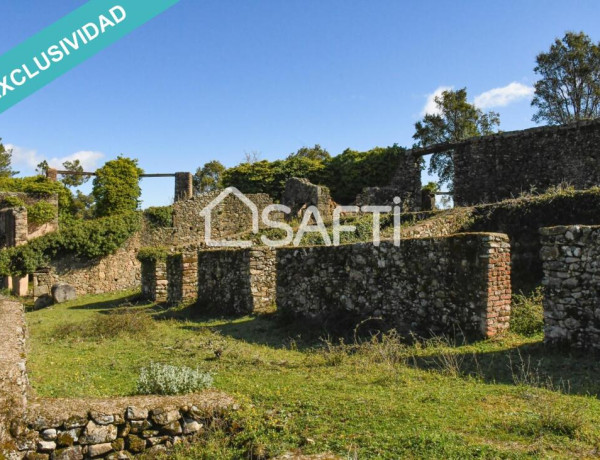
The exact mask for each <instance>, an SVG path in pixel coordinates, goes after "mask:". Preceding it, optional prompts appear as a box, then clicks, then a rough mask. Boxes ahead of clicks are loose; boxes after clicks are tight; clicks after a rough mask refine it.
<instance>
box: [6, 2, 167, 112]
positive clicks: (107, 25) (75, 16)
mask: <svg viewBox="0 0 600 460" xmlns="http://www.w3.org/2000/svg"><path fill="white" fill-rule="evenodd" d="M178 1H179V0H91V1H89V2H88V3H86V4H85V5H83V6H82V7H81V8H79V9H77V10H75V11H74V12H72V13H71V14H69V15H67V16H65V17H64V18H62V19H60V20H59V21H57V22H55V23H54V24H52V25H51V26H50V27H48V28H46V29H44V30H43V31H41V32H40V33H38V34H36V35H35V36H33V37H31V38H30V39H28V40H27V41H25V42H23V43H21V44H20V45H18V46H17V47H15V48H13V49H12V50H10V51H9V52H7V53H5V54H3V55H2V56H0V113H2V112H4V111H5V110H7V109H9V108H10V107H12V106H13V105H15V104H16V103H17V102H19V101H21V100H23V99H25V98H26V97H27V96H29V95H30V94H33V93H34V92H35V91H37V90H38V89H40V88H42V87H43V86H44V85H47V84H48V83H50V82H51V81H52V80H54V79H55V78H57V77H59V76H61V75H62V74H64V73H65V72H67V71H68V70H70V69H72V68H73V67H75V66H76V65H78V64H80V63H81V62H83V61H85V60H86V59H87V58H89V57H91V56H93V55H94V54H96V53H97V52H98V51H100V50H102V49H104V48H106V47H107V46H108V45H110V44H111V43H114V42H116V41H117V40H119V39H120V38H121V37H123V36H124V35H125V34H127V33H129V32H131V31H132V30H134V29H135V28H137V27H139V26H141V25H142V24H144V23H145V22H146V21H149V20H150V19H152V18H153V17H154V16H156V15H158V14H160V13H162V12H163V11H165V10H166V9H168V8H170V7H171V6H173V5H174V4H176V3H177V2H178Z"/></svg>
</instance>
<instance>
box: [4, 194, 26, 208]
mask: <svg viewBox="0 0 600 460" xmlns="http://www.w3.org/2000/svg"><path fill="white" fill-rule="evenodd" d="M21 206H25V202H24V201H23V200H22V199H21V198H19V197H18V196H12V195H7V196H5V197H4V198H2V207H3V208H20V207H21Z"/></svg>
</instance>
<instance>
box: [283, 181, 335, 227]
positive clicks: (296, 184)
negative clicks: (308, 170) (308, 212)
mask: <svg viewBox="0 0 600 460" xmlns="http://www.w3.org/2000/svg"><path fill="white" fill-rule="evenodd" d="M281 204H283V205H285V206H288V207H289V208H290V209H291V212H290V214H289V215H288V216H286V217H287V218H288V219H292V218H301V217H302V211H303V210H304V209H305V208H306V207H308V206H315V207H316V208H317V209H318V210H319V214H320V215H321V218H322V219H323V220H324V221H328V220H331V217H332V208H333V202H332V200H331V195H330V193H329V189H328V188H327V187H324V186H322V185H315V184H313V183H311V182H310V181H309V180H308V179H300V178H298V177H292V178H290V179H288V180H287V182H286V183H285V190H284V191H283V197H282V199H281Z"/></svg>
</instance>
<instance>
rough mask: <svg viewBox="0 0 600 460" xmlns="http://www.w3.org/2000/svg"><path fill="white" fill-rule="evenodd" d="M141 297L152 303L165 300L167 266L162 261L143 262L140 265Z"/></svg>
mask: <svg viewBox="0 0 600 460" xmlns="http://www.w3.org/2000/svg"><path fill="white" fill-rule="evenodd" d="M141 265H142V268H141V271H142V276H141V284H142V296H143V297H144V298H145V299H148V300H152V301H153V302H166V300H167V284H168V281H167V264H166V262H165V261H164V260H144V261H143V262H142V263H141Z"/></svg>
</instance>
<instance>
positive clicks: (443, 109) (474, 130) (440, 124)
mask: <svg viewBox="0 0 600 460" xmlns="http://www.w3.org/2000/svg"><path fill="white" fill-rule="evenodd" d="M434 101H435V105H436V107H437V113H435V114H429V113H428V114H426V115H425V117H423V120H421V121H418V122H417V123H415V134H413V139H415V140H416V141H417V146H419V147H427V146H430V145H433V144H441V143H446V142H458V141H461V140H463V139H468V138H469V137H475V136H483V135H487V134H492V133H493V132H494V128H495V127H496V126H499V125H500V116H499V115H498V114H497V113H496V112H487V113H484V112H482V111H481V110H480V109H478V108H477V107H475V106H474V105H473V104H469V103H468V102H467V89H466V88H462V89H459V90H456V91H452V90H448V91H444V92H443V93H442V94H441V96H436V97H435V99H434ZM429 173H430V174H433V173H435V174H437V175H438V178H439V183H440V184H449V185H450V187H451V186H452V179H453V178H454V163H453V162H452V152H451V151H450V150H449V151H447V152H440V153H434V154H433V155H432V156H431V160H430V163H429Z"/></svg>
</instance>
